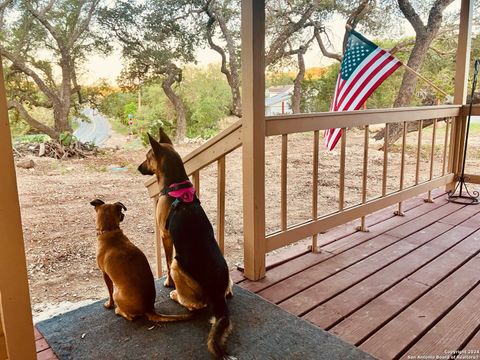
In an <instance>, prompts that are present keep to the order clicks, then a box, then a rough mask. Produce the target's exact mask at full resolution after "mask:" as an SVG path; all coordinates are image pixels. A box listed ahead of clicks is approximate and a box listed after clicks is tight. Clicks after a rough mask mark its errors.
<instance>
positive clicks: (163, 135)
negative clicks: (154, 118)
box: [159, 128, 173, 145]
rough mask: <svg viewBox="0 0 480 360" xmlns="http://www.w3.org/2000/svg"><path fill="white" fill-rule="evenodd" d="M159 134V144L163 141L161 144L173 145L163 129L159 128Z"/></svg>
mask: <svg viewBox="0 0 480 360" xmlns="http://www.w3.org/2000/svg"><path fill="white" fill-rule="evenodd" d="M159 135H160V137H159V139H160V143H161V144H162V143H163V144H170V145H173V143H172V140H170V138H169V137H168V135H167V133H166V132H165V131H163V128H160V129H159Z"/></svg>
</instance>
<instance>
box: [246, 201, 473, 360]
mask: <svg viewBox="0 0 480 360" xmlns="http://www.w3.org/2000/svg"><path fill="white" fill-rule="evenodd" d="M435 194H436V195H438V192H436V193H435ZM404 206H405V215H406V216H404V217H400V216H392V215H391V211H392V210H393V207H390V208H388V209H384V210H382V211H380V212H378V213H376V214H374V215H371V216H370V219H369V217H367V224H369V225H368V226H369V230H370V232H367V233H365V232H359V231H354V230H352V231H350V232H349V230H348V229H347V228H346V227H345V225H344V226H342V228H341V229H333V230H332V231H329V232H327V233H326V234H322V236H324V238H323V239H322V240H321V241H320V242H319V243H320V244H321V252H320V253H319V254H313V253H305V254H303V255H302V254H300V255H299V254H297V256H296V257H295V258H293V259H292V260H288V259H286V258H285V257H284V258H282V254H281V253H280V254H276V257H277V258H279V259H282V261H281V262H279V263H278V264H274V265H273V266H272V267H271V268H269V269H268V271H267V274H266V277H265V278H264V279H262V280H260V281H257V282H251V281H249V280H243V279H242V280H241V282H240V286H242V287H245V288H247V289H249V290H252V291H254V292H256V293H257V294H258V295H260V296H262V297H264V298H266V299H267V300H270V301H272V302H274V303H276V304H278V305H279V306H280V307H282V308H283V309H285V310H287V311H289V312H291V313H292V314H295V315H297V316H302V317H303V318H304V319H306V320H308V321H310V322H312V323H314V324H316V325H318V326H320V327H322V328H324V329H326V330H328V331H330V332H331V333H333V334H335V335H337V336H339V337H341V338H342V339H343V340H345V341H347V342H349V343H352V344H354V345H356V346H358V347H360V348H361V349H362V350H364V351H367V352H369V353H370V354H372V355H373V356H375V357H377V358H379V359H398V358H403V359H407V358H408V356H409V355H410V358H412V356H417V355H432V354H433V355H440V356H445V354H446V351H452V352H457V353H461V354H464V355H469V354H471V355H472V354H473V355H479V356H480V353H479V352H478V351H479V350H480V313H478V308H479V307H480V277H479V276H478V274H479V273H480V272H479V270H480V257H479V254H480V230H479V229H480V206H478V207H477V206H464V205H460V204H453V203H448V202H447V201H446V197H445V196H440V197H438V196H437V198H436V199H435V202H434V203H433V204H432V203H423V199H422V197H418V198H416V199H412V200H410V201H409V202H405V204H404ZM352 224H353V222H352ZM472 313H475V314H474V315H472ZM462 351H464V352H463V353H462Z"/></svg>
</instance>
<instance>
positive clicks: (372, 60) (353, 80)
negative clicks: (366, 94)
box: [335, 50, 383, 111]
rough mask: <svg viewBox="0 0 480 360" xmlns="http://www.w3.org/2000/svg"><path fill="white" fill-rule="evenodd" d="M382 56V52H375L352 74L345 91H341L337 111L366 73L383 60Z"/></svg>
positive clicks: (344, 88)
mask: <svg viewBox="0 0 480 360" xmlns="http://www.w3.org/2000/svg"><path fill="white" fill-rule="evenodd" d="M382 55H383V54H382V53H381V50H379V51H374V52H373V53H372V54H370V56H369V57H367V58H366V59H365V60H364V61H363V62H362V63H361V64H360V65H359V66H358V68H357V69H356V70H355V71H354V72H353V73H352V75H351V76H350V77H349V78H348V80H347V81H346V82H345V86H344V87H343V91H341V94H340V100H338V101H337V102H336V105H337V106H335V109H337V110H336V111H338V108H339V107H340V106H339V104H341V103H342V102H343V101H344V100H345V97H346V96H348V95H349V94H350V92H351V90H352V88H353V87H355V85H357V81H358V80H359V79H360V78H361V77H362V76H363V75H364V74H365V72H367V71H369V70H370V69H371V68H372V66H373V65H374V64H375V63H376V62H377V61H378V59H379V58H381V56H382Z"/></svg>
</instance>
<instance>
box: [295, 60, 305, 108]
mask: <svg viewBox="0 0 480 360" xmlns="http://www.w3.org/2000/svg"><path fill="white" fill-rule="evenodd" d="M303 54H304V53H303V51H300V52H299V53H298V54H297V58H298V73H297V76H296V77H295V80H294V82H293V95H292V111H293V113H294V114H299V113H300V112H301V111H300V102H301V100H302V82H303V79H304V77H305V61H304V59H303Z"/></svg>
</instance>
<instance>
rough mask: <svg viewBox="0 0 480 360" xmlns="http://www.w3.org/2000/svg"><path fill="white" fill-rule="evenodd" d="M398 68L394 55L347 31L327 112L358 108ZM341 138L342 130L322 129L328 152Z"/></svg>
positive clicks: (398, 63)
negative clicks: (341, 58)
mask: <svg viewBox="0 0 480 360" xmlns="http://www.w3.org/2000/svg"><path fill="white" fill-rule="evenodd" d="M401 65H402V63H401V62H400V60H398V59H397V58H395V57H394V56H393V55H391V54H390V53H388V52H387V51H385V50H383V49H381V48H379V47H378V46H377V45H375V44H374V43H373V42H371V41H370V40H368V39H366V38H365V37H363V36H362V35H360V34H359V33H358V32H356V31H355V30H350V34H349V36H348V40H347V48H346V50H345V54H344V56H343V60H342V65H341V69H340V74H338V78H337V84H336V86H335V93H334V95H333V100H332V104H331V105H330V111H349V110H358V109H360V108H361V107H362V105H363V104H364V103H365V101H366V100H367V98H368V97H369V96H370V94H371V93H372V92H374V91H375V89H376V88H377V87H379V86H380V84H381V83H382V82H383V81H384V80H385V79H386V78H387V77H389V76H390V75H391V74H392V73H393V72H394V71H395V70H397V69H398V68H399V67H400V66H401ZM341 136H342V129H328V130H325V133H324V140H325V146H326V147H327V149H328V150H333V149H334V148H335V145H336V144H337V142H338V140H339V139H340V138H341Z"/></svg>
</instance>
